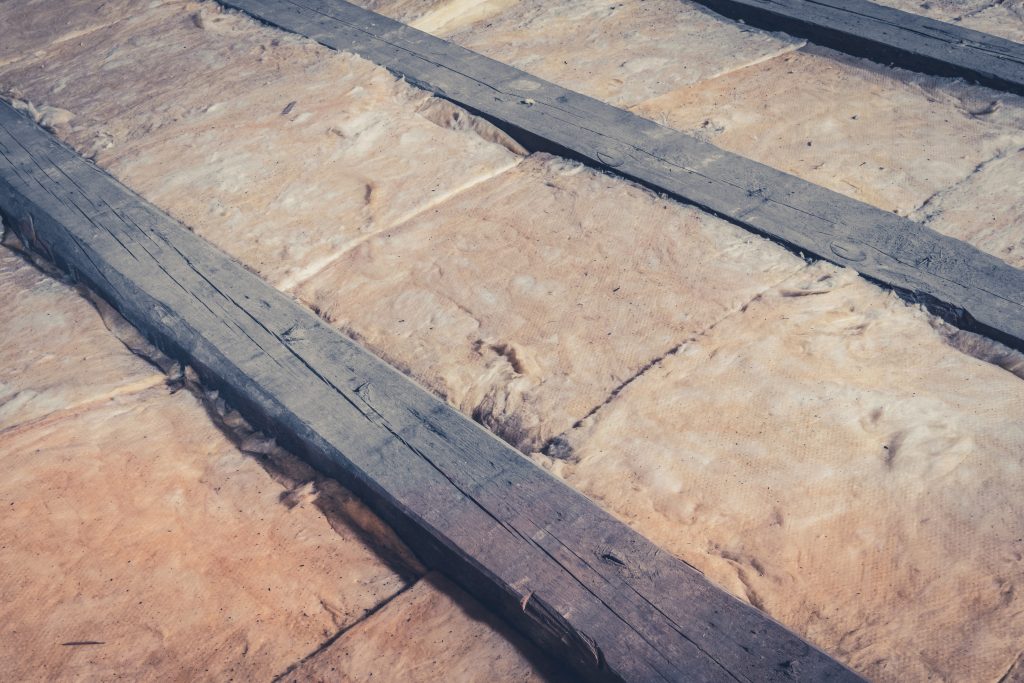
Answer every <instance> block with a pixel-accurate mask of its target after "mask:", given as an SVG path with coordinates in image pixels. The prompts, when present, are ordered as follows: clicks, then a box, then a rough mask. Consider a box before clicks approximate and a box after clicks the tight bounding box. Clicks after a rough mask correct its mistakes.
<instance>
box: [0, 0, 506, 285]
mask: <svg viewBox="0 0 1024 683" xmlns="http://www.w3.org/2000/svg"><path fill="white" fill-rule="evenodd" d="M52 7H53V8H54V9H52V10H51V14H59V12H60V11H61V7H62V6H57V5H53V6H52ZM126 15H127V16H125V18H124V19H123V20H122V21H120V22H118V23H116V24H114V25H112V26H110V27H108V28H106V29H104V30H102V31H94V32H92V33H90V34H88V35H87V36H84V37H83V38H82V39H80V40H75V41H62V42H59V43H56V44H53V45H50V46H49V47H47V48H45V49H40V50H39V54H38V55H36V56H34V57H33V58H31V59H25V60H21V61H20V62H18V63H17V64H14V65H11V66H10V67H8V68H6V69H0V86H2V87H3V88H4V89H5V90H6V91H7V92H9V93H10V94H11V96H13V97H14V98H16V99H18V100H21V101H24V102H27V104H24V105H22V106H24V107H26V108H28V109H30V111H31V113H33V114H34V115H36V118H37V119H39V120H40V121H42V122H43V123H44V124H47V125H50V126H51V127H52V128H53V129H54V130H57V131H59V132H60V133H62V134H63V135H64V136H65V137H66V139H68V140H69V141H70V142H72V143H73V144H74V145H75V146H76V147H77V148H78V149H80V150H82V151H83V152H84V153H86V154H87V155H88V156H91V157H92V158H94V159H95V160H96V162H97V163H98V164H99V165H101V166H103V167H105V168H107V169H109V170H110V171H111V172H113V173H114V174H115V175H117V176H118V177H120V178H121V179H122V180H124V181H126V182H128V183H129V184H131V185H132V186H133V187H134V188H135V189H137V190H139V191H141V192H143V193H144V194H146V196H147V198H148V199H149V200H150V201H152V202H153V203H155V204H156V205H157V206H160V207H162V208H165V209H167V210H168V211H169V212H170V213H171V214H172V215H173V216H174V217H176V218H178V219H180V220H182V221H183V222H185V223H186V224H187V225H189V226H190V227H192V228H193V229H194V230H195V231H196V232H198V233H199V234H200V235H202V236H204V237H206V238H207V239H209V240H210V241H212V242H213V243H214V244H216V245H217V246H219V247H221V248H222V249H224V250H225V251H226V252H228V253H229V254H231V255H233V256H235V257H236V258H238V259H240V260H241V261H243V262H244V263H246V264H247V265H249V266H250V267H251V268H253V269H254V270H256V271H257V272H259V273H260V274H261V275H263V276H264V277H265V278H267V279H268V280H269V281H271V282H273V283H275V284H279V285H281V286H287V285H288V283H289V282H292V281H295V280H298V279H301V278H302V277H304V275H305V274H306V273H308V272H316V270H318V269H319V268H320V267H322V266H323V264H325V263H329V262H331V261H332V260H333V259H334V258H336V257H337V256H338V254H340V253H342V252H344V251H345V250H346V249H347V248H349V247H350V246H351V245H352V244H354V243H357V242H358V241H359V240H361V239H364V238H365V237H367V236H368V235H371V234H373V233H375V232H378V231H381V230H385V229H387V228H388V227H390V226H392V225H394V224H396V223H398V222H401V221H402V220H403V219H404V218H406V217H407V216H410V215H413V214H415V213H417V212H418V211H422V210H424V209H425V208H427V207H429V206H432V205H433V204H436V203H437V202H439V201H442V200H443V198H444V197H446V196H448V195H449V194H451V193H454V192H458V191H459V190H460V189H462V188H464V187H466V186H471V185H473V184H474V183H476V182H479V181H480V180H482V179H486V178H488V177H490V176H492V175H494V174H497V173H500V172H501V171H503V170H504V169H506V168H509V167H511V166H513V165H514V164H515V163H516V162H517V160H518V159H519V156H518V155H517V154H516V153H514V152H512V151H510V150H509V149H507V148H506V147H505V146H502V144H496V143H495V142H492V141H488V140H485V136H487V135H488V134H492V135H493V136H494V137H495V139H498V140H499V142H502V141H505V142H507V143H508V144H509V145H511V144H513V143H511V141H507V140H505V139H504V138H503V137H502V136H501V134H500V133H498V132H497V131H496V130H494V129H491V128H489V127H485V126H483V124H482V122H479V121H475V120H472V121H471V119H470V117H469V116H468V115H466V114H465V113H464V112H461V111H458V110H455V109H454V108H453V107H451V105H447V104H446V103H442V102H439V101H436V100H434V99H433V98H431V97H429V96H427V95H426V94H425V93H423V92H422V91H419V90H415V89H413V88H411V87H410V86H408V85H406V84H405V83H403V82H400V81H398V80H397V79H395V78H394V77H392V76H391V75H389V74H388V73H387V71H385V70H384V69H383V68H381V67H378V66H375V65H373V64H371V63H369V62H367V61H365V60H361V59H358V58H355V57H353V56H351V55H344V54H339V53H336V52H333V51H331V50H327V49H324V48H321V47H318V46H316V45H315V44H313V43H311V42H309V41H303V40H300V39H299V38H297V37H294V36H289V35H286V34H283V33H281V32H278V31H274V30H271V29H267V28H263V27H260V26H259V25H257V24H256V23H255V22H253V21H251V20H249V19H247V18H244V17H242V16H240V15H237V14H233V13H222V12H221V11H220V9H219V6H217V5H215V4H212V3H189V2H169V3H166V4H163V5H158V6H156V7H153V8H151V9H149V10H147V11H138V10H137V9H136V10H134V11H132V12H130V13H128V12H126ZM131 84H136V85H131ZM37 104H38V106H37ZM55 110H59V111H61V112H63V114H62V115H60V118H59V120H54V116H55V115H54V114H53V112H54V111H55ZM171 171H173V173H172V172H171Z"/></svg>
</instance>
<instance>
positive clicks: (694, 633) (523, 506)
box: [0, 105, 859, 681]
mask: <svg viewBox="0 0 1024 683" xmlns="http://www.w3.org/2000/svg"><path fill="white" fill-rule="evenodd" d="M0 207H2V208H3V214H4V218H5V221H6V222H7V223H8V224H10V225H12V226H13V227H14V229H15V231H16V232H18V234H19V236H20V237H21V238H22V240H23V241H24V242H26V243H27V244H30V245H32V246H33V247H34V248H35V249H36V250H38V251H40V252H42V253H44V254H46V255H48V256H49V257H50V258H51V259H52V260H53V261H54V262H55V263H56V264H57V265H58V266H60V267H61V268H63V269H64V270H66V271H68V272H69V273H71V274H72V275H73V276H75V277H76V278H78V279H80V280H82V281H84V282H85V283H86V284H88V285H89V286H91V287H92V288H94V289H95V290H96V291H97V292H98V293H99V294H100V295H101V296H103V297H104V298H106V299H107V300H108V301H109V302H110V303H111V304H113V305H114V306H115V308H117V309H118V310H119V311H120V312H121V313H122V314H123V315H124V316H125V317H126V318H127V319H128V320H129V321H131V322H132V323H133V324H135V325H136V326H137V327H138V328H139V329H140V330H141V331H143V332H144V333H145V334H146V335H147V336H148V337H149V338H150V339H151V340H152V341H154V342H155V343H157V344H158V345H159V346H160V347H161V349H162V350H164V351H165V352H167V353H169V354H170V355H172V356H174V357H177V358H181V359H187V360H188V362H189V363H190V364H192V365H193V366H194V367H195V368H196V369H197V370H198V371H199V373H200V375H201V376H202V377H203V378H204V379H205V380H206V381H207V382H208V383H209V384H210V385H211V386H212V387H213V388H216V389H218V390H219V391H221V392H222V394H223V395H224V396H225V397H226V398H227V399H228V400H229V402H231V403H232V404H234V405H237V406H239V408H241V409H242V411H243V413H244V414H246V415H247V416H248V417H249V418H250V419H251V420H252V421H254V423H256V424H257V425H258V426H260V427H262V428H263V429H265V430H268V431H271V432H272V433H274V434H275V435H276V436H277V437H278V438H280V439H281V440H282V442H283V443H285V444H286V445H289V446H291V447H293V448H294V449H296V450H298V451H299V452H301V453H304V454H305V455H306V457H307V458H308V459H309V460H310V461H311V462H313V463H314V464H315V465H317V466H318V467H319V468H321V469H322V470H324V471H325V472H327V473H328V474H331V475H333V476H337V477H338V478H339V479H342V480H343V481H344V482H345V483H346V484H348V485H349V486H350V487H351V488H352V489H353V490H354V491H355V492H356V493H357V494H358V495H360V496H362V497H363V498H364V500H366V501H367V502H368V503H370V505H371V507H373V508H375V510H376V511H377V512H378V513H380V514H381V515H382V517H384V519H385V521H387V522H389V523H390V524H391V525H392V526H393V527H394V528H395V529H396V530H397V531H398V532H399V534H400V535H401V536H402V537H403V538H404V539H405V540H406V541H407V542H408V543H409V544H410V546H411V547H412V548H413V550H414V551H416V552H417V553H418V554H419V555H420V556H421V557H422V558H423V559H424V560H426V561H427V562H428V564H431V565H434V566H438V567H441V568H443V569H444V570H445V571H446V573H448V574H449V576H451V577H452V578H454V579H455V580H456V581H457V582H458V583H459V584H460V585H462V586H463V587H465V588H467V589H468V590H469V591H470V592H471V593H473V594H475V595H476V596H477V597H479V598H482V599H483V600H484V601H485V602H486V603H487V604H489V605H491V606H493V607H494V608H496V609H497V610H498V611H499V612H500V613H502V614H504V616H506V617H507V618H508V619H509V620H510V621H511V622H512V623H513V624H515V625H517V626H518V627H519V628H520V629H521V630H522V631H523V632H525V633H526V634H527V635H528V636H530V637H531V638H532V639H533V640H534V641H536V642H537V643H538V644H540V645H541V646H542V647H543V648H545V649H546V650H548V651H549V652H554V653H555V654H556V655H557V656H558V657H559V658H560V659H561V660H562V661H565V662H567V663H569V664H571V665H572V666H574V667H576V668H577V669H578V670H579V671H581V672H583V673H585V674H587V675H588V676H589V677H590V678H592V679H594V680H638V681H639V680H643V681H655V680H687V681H719V680H722V681H725V680H736V679H744V678H746V679H751V678H752V679H757V680H792V679H793V678H794V677H796V678H799V679H803V680H815V681H817V680H859V679H858V678H857V676H856V675H855V674H853V673H852V672H850V671H849V670H847V669H845V668H844V667H842V666H841V665H840V664H838V663H837V662H835V661H834V660H832V659H830V658H829V657H827V656H826V655H824V654H823V653H822V652H820V651H818V650H816V649H815V648H814V647H813V646H811V645H809V644H808V643H806V642H805V641H803V640H801V639H800V638H798V637H797V636H795V635H793V634H791V633H789V632H787V631H786V630H785V629H784V628H783V627H781V626H780V625H779V624H777V623H776V622H774V621H772V620H771V619H769V618H768V617H766V616H765V615H763V614H761V613H759V612H757V611H756V610H754V609H752V608H750V607H748V606H746V605H743V604H742V603H740V602H739V601H737V600H735V599H733V598H731V597H729V596H728V595H727V594H726V593H725V592H724V591H721V590H720V589H718V588H716V587H714V586H713V585H711V584H710V583H709V582H707V581H706V580H705V579H704V578H703V577H702V576H701V575H700V574H699V573H698V572H696V571H695V570H693V569H692V568H691V567H689V566H688V565H686V564H685V563H683V562H681V561H680V560H678V559H676V558H674V557H672V556H670V555H669V554H667V553H665V552H663V551H661V550H660V549H659V548H657V547H656V546H654V545H653V544H651V543H650V542H649V541H647V540H646V539H644V538H643V537H641V536H639V535H637V534H636V533H634V532H632V531H630V530H629V529H628V528H627V527H626V526H625V525H623V524H622V523H620V522H618V521H616V520H614V519H613V518H612V517H611V516H609V515H608V514H607V513H604V512H603V511H601V510H600V509H599V508H598V507H597V506H595V505H594V504H593V503H591V502H590V501H588V500H587V499H586V498H584V497H583V496H581V495H580V494H578V493H576V492H574V491H573V490H572V489H570V488H569V487H567V486H566V485H564V484H562V483H560V482H559V481H557V480H556V479H555V478H553V477H551V476H549V475H547V474H546V473H544V472H543V471H542V470H541V469H539V468H538V467H536V466H535V465H533V464H532V463H530V462H529V461H528V460H527V459H525V458H523V457H522V456H521V455H520V454H519V453H517V452H516V451H514V450H512V449H511V448H509V447H508V446H506V445H505V444H503V443H501V442H500V441H498V440H497V439H495V438H494V437H492V436H491V435H490V434H488V433H487V432H486V431H485V430H484V429H482V428H481V427H479V426H478V425H476V424H474V423H472V422H471V421H469V420H468V419H466V418H464V417H463V416H461V415H459V414H458V413H456V412H455V411H454V410H452V409H451V408H449V407H447V406H445V405H444V404H442V403H440V402H439V401H437V400H436V399H434V398H433V397H431V396H430V395H429V394H428V393H427V392H425V391H423V390H420V389H418V388H417V387H416V386H415V385H413V384H412V383H411V382H410V381H409V380H408V379H406V378H405V377H403V376H402V375H401V374H399V373H398V372H397V371H395V370H393V369H392V368H390V367H389V366H387V365H386V364H384V363H382V362H381V361H379V360H377V359H376V358H374V357H372V356H370V355H369V354H367V353H366V352H365V351H363V350H362V349H360V348H359V347H358V346H356V345H355V344H354V343H352V342H350V341H348V340H346V339H345V338H344V337H342V336H341V335H339V334H338V333H337V332H335V331H333V330H331V329H330V328H329V327H327V325H325V324H324V323H322V322H321V321H320V320H319V319H318V318H317V317H315V316H314V315H313V314H312V313H310V312H308V311H306V310H305V309H303V308H301V307H300V306H298V305H297V304H296V303H295V302H294V301H292V300H291V299H289V298H288V297H287V296H285V295H284V294H281V293H279V292H277V291H276V290H274V289H273V288H271V287H270V286H269V285H266V284H265V283H263V282H262V281H261V280H259V279H258V278H257V277H256V276H255V275H253V274H251V273H249V272H248V271H246V270H245V269H244V268H242V267H241V266H239V265H238V264H236V263H234V262H232V261H231V260H230V259H228V258H227V257H225V256H224V255H223V254H221V253H220V252H218V251H217V250H216V249H214V248H213V247H211V246H210V245H208V244H207V243H205V242H203V241H202V240H201V239H200V238H198V237H196V236H195V235H193V234H191V233H190V232H189V231H188V230H187V229H186V228H185V227H184V226H182V225H180V224H178V223H176V222H174V221H173V220H171V219H169V218H168V217H167V216H166V215H164V214H161V213H160V212H158V211H157V210H155V209H154V208H153V207H151V206H149V205H148V204H146V203H145V202H144V201H142V200H140V199H139V198H138V197H136V196H135V195H133V194H132V193H130V192H129V191H128V190H126V189H125V188H124V187H122V186H121V185H119V184H118V183H117V182H116V181H114V180H113V179H111V178H110V177H109V176H107V175H105V174H104V173H102V172H101V171H99V170H98V169H96V168H95V167H93V166H91V165H90V164H88V163H87V162H85V161H84V160H82V159H81V158H80V157H78V156H77V155H75V154H74V153H73V152H71V151H70V150H68V149H67V148H65V147H63V146H62V145H61V144H60V143H58V142H57V141H56V140H55V139H54V138H53V137H51V136H50V135H49V134H47V133H45V132H44V131H42V129H40V128H38V127H37V126H36V125H35V124H33V123H32V122H31V121H29V120H28V119H26V118H24V117H22V116H21V115H20V114H18V113H17V112H16V111H14V110H13V109H12V108H11V107H9V106H7V105H0Z"/></svg>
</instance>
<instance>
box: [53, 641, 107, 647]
mask: <svg viewBox="0 0 1024 683" xmlns="http://www.w3.org/2000/svg"><path fill="white" fill-rule="evenodd" d="M61 645H63V646H64V647H78V646H79V645H106V643H104V642H103V641H102V640H72V641H70V642H67V643H61Z"/></svg>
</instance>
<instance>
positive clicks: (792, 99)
mask: <svg viewBox="0 0 1024 683" xmlns="http://www.w3.org/2000/svg"><path fill="white" fill-rule="evenodd" d="M364 4H365V5H366V6H368V7H369V8H370V9H373V10H374V11H377V12H381V13H384V14H386V15H388V16H392V17H394V18H397V19H399V20H401V21H406V22H410V23H411V24H412V25H413V26H416V27H419V28H421V29H423V30H425V31H429V32H432V33H435V34H437V35H439V36H442V37H444V38H446V39H450V40H452V41H454V42H455V43H458V44H460V45H463V46H465V47H468V48H470V49H473V50H476V51H478V52H481V53H483V54H486V55H488V56H489V57H492V58H494V59H497V60H499V61H503V62H506V63H509V64H512V65H514V66H516V67H518V68H520V69H523V70H525V71H527V72H529V73H532V74H534V75H536V76H539V77H541V78H545V79H548V80H550V81H553V82H555V83H557V84H559V85H561V86H563V87H566V88H569V89H572V90H577V91H579V92H583V93H585V94H588V95H590V96H592V97H596V98H598V99H601V100H604V101H606V102H609V103H611V104H614V105H616V106H620V107H626V108H629V109H631V110H632V111H633V112H634V113H637V114H639V115H641V116H644V117H646V118H649V119H651V120H653V121H656V122H658V123H660V124H662V125H665V126H669V127H671V128H675V129H677V130H681V131H684V132H686V133H689V134H692V135H694V136H696V137H698V138H700V139H703V140H706V141H708V142H711V143H713V144H715V145H717V146H719V147H722V148H724V149H727V150H729V151H731V152H735V153H737V154H740V155H742V156H745V157H749V158H752V159H754V160H756V161H760V162H762V163H764V164H767V165H769V166H772V167H774V168H777V169H779V170H782V171H785V172H787V173H792V174H793V175H796V176H799V177H801V178H804V179H806V180H809V181H811V182H813V183H816V184H819V185H822V186H824V187H827V188H829V189H831V190H834V191H836V192H839V193H842V194H845V195H848V196H850V197H853V198H854V199H858V200H860V201H863V202H866V203H868V204H872V205H874V206H877V207H879V208H882V209H885V210H887V211H893V212H895V213H899V214H901V215H911V216H913V217H914V218H915V219H919V220H922V221H924V222H925V223H927V224H928V225H929V226H931V227H933V228H935V229H936V230H938V231H940V232H943V233H945V234H948V235H950V236H953V237H957V238H959V239H963V240H966V241H968V242H970V243H971V244H974V245H975V246H977V247H978V248H979V249H982V250H984V251H987V252H989V253H992V254H994V255H996V256H999V257H1000V258H1002V259H1004V260H1006V261H1008V262H1009V263H1011V264H1013V265H1022V264H1024V227H1022V223H1021V216H1022V215H1024V211H1022V210H1021V205H1020V201H1021V199H1020V198H1021V192H1020V191H1019V187H1018V186H1019V185H1020V182H1019V179H1020V177H1021V176H1020V173H1019V171H1017V169H1019V168H1020V165H1021V164H1022V163H1024V161H1022V160H1021V157H1022V156H1024V99H1022V98H1020V97H1017V96H1013V95H1008V94H1006V93H1001V92H998V91H994V90H991V89H988V88H982V87H977V86H970V85H967V84H965V83H963V82H962V81H957V80H953V79H945V78H934V77H929V76H924V75H921V74H917V73H912V72H909V71H905V70H901V69H893V68H890V67H886V66H879V65H877V64H874V63H873V62H870V61H868V60H864V59H854V58H851V57H848V56H846V55H843V54H840V53H838V52H834V51H831V50H827V49H824V48H820V47H816V46H804V43H803V42H802V41H798V40H795V39H793V38H791V37H788V36H786V35H784V34H777V33H767V32H764V31H759V30H757V29H753V28H751V27H749V26H745V25H742V24H736V23H733V22H730V21H726V20H724V19H723V18H722V17H720V16H718V15H716V14H714V13H712V12H710V11H708V10H707V9H706V8H704V7H703V6H701V5H699V4H698V3H694V2H686V1H684V0H653V1H652V0H648V1H647V2H630V3H607V2H600V1H599V0H570V1H569V2H554V3H553V2H539V1H538V2H533V1H523V2H517V3H513V4H511V5H508V6H504V5H502V6H500V7H499V6H498V5H497V4H495V3H483V4H482V5H481V7H488V8H489V10H488V12H487V16H484V17H476V16H475V15H472V14H469V13H467V14H464V15H462V20H461V21H460V22H456V21H455V20H454V19H451V18H450V15H451V13H452V12H453V10H454V9H455V6H456V5H457V4H458V3H451V2H446V1H444V0H439V1H438V2H433V3H416V4H415V9H414V8H413V6H411V5H410V4H409V3H407V2H402V1H399V2H389V1H388V0H376V1H374V2H369V3H364ZM907 4H910V3H907ZM924 4H925V5H927V6H928V7H930V8H933V9H934V8H935V7H940V6H944V5H943V3H924ZM975 4H976V5H977V7H975V6H974V5H975ZM992 4H993V3H992V2H987V3H973V4H972V3H968V5H970V7H967V6H965V7H964V12H967V13H970V12H973V11H974V10H980V9H982V8H983V6H986V7H987V6H990V5H992ZM996 4H998V5H999V7H993V8H992V10H993V11H996V10H998V11H1009V9H1006V8H1009V7H1011V4H1010V3H996ZM424 5H427V6H429V7H430V8H431V9H430V10H424V9H423V7H424ZM945 5H949V6H954V5H963V3H945ZM1018 7H1019V6H1018ZM968 10H970V11H968ZM439 16H445V17H449V18H448V19H447V20H446V21H445V22H443V24H440V25H439V24H438V22H437V21H435V19H434V17H439ZM971 16H974V15H973V14H972V15H971ZM965 21H966V20H965ZM1015 21H1017V23H1020V20H1019V19H1016V20H1015ZM1010 23H1011V25H1012V23H1013V22H1010ZM569 55H571V57H572V58H571V59H567V58H566V57H567V56H569ZM986 170H987V171H988V177H987V178H986V179H985V181H984V184H985V190H984V191H979V188H978V187H977V185H978V184H977V182H976V181H975V178H974V175H975V174H976V173H980V172H982V171H986ZM1015 171H1017V172H1015ZM997 176H998V177H997ZM949 193H952V194H955V195H956V199H955V200H954V201H955V204H956V207H957V208H959V211H957V210H956V209H954V208H953V207H952V206H950V202H946V201H942V200H943V199H944V197H945V196H946V194H949ZM994 194H998V198H999V201H997V202H993V201H991V200H992V199H993V198H994V197H993V195H994ZM1001 207H1008V208H1001ZM994 211H999V212H1000V215H999V216H992V215H991V214H992V213H993V212H994Z"/></svg>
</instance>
